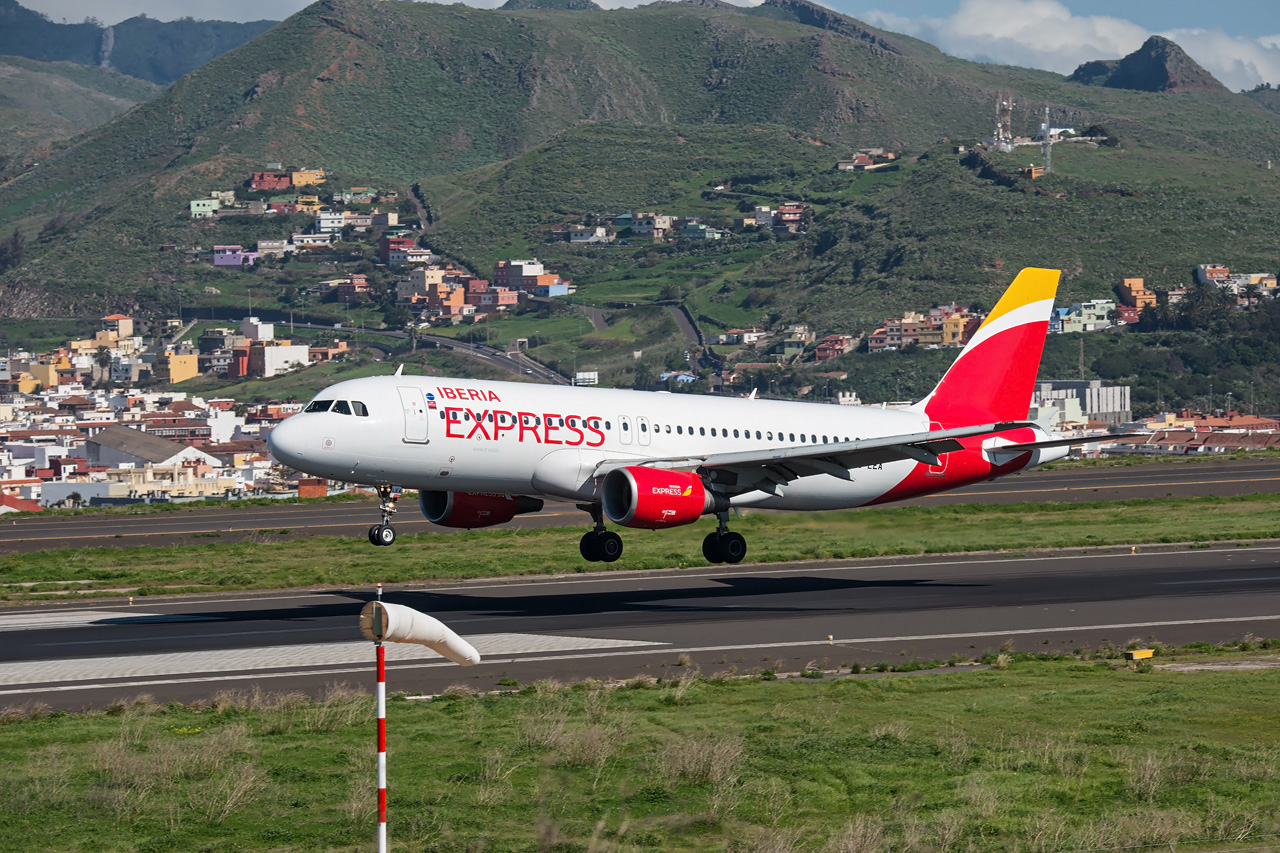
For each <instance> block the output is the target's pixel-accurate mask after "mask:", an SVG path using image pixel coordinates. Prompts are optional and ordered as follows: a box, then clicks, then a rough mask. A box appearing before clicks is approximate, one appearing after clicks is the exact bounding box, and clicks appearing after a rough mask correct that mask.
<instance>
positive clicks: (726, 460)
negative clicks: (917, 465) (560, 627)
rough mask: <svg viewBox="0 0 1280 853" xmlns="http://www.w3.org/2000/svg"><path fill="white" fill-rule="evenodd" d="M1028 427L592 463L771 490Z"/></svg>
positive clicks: (600, 471)
mask: <svg viewBox="0 0 1280 853" xmlns="http://www.w3.org/2000/svg"><path fill="white" fill-rule="evenodd" d="M1029 426H1034V425H1033V424H1030V423H1027V422H1022V421H1018V422H1007V423H991V424H978V425H976V426H969V427H957V428H955V429H943V430H934V431H932V432H918V433H910V434H906V435H891V436H885V437H882V438H867V439H860V440H858V441H841V442H835V443H832V444H802V445H799V446H796V447H775V448H764V449H760V450H739V451H734V452H732V453H710V454H707V455H705V456H686V457H673V458H669V459H644V460H636V459H627V460H606V461H604V462H602V463H601V464H600V465H599V467H597V469H596V472H595V473H596V476H597V477H603V476H604V475H606V474H608V473H609V472H610V471H613V470H615V469H618V468H626V467H629V466H632V465H644V466H647V467H650V468H666V469H676V470H698V471H700V472H702V473H703V474H705V475H706V476H707V478H708V479H709V480H710V481H711V482H713V483H717V484H719V485H721V486H724V487H726V488H727V489H728V490H729V491H732V492H735V493H740V492H744V491H751V490H754V489H760V490H762V491H765V492H774V491H775V490H776V489H777V488H778V486H782V485H785V484H787V483H789V482H791V481H792V480H796V479H799V478H800V477H809V476H812V475H815V474H830V475H831V476H833V477H839V478H840V479H842V480H852V479H853V474H852V471H853V469H856V468H867V467H869V466H872V465H883V464H884V463H886V462H897V461H899V460H903V459H911V460H914V461H916V462H922V463H924V464H926V465H938V464H940V462H941V460H940V459H939V456H940V455H941V454H944V453H951V452H952V451H955V450H961V449H962V448H963V445H961V444H960V442H959V439H962V438H972V437H973V436H978V435H990V434H992V433H1000V432H1006V431H1008V430H1013V429H1021V428H1024V427H1029ZM1009 447H1018V445H1009ZM1000 449H1001V450H1004V449H1005V448H1003V447H1002V448H1000Z"/></svg>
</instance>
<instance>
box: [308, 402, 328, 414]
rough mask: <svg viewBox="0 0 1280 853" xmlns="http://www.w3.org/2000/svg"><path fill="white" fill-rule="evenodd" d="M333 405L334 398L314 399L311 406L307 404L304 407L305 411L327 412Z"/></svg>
mask: <svg viewBox="0 0 1280 853" xmlns="http://www.w3.org/2000/svg"><path fill="white" fill-rule="evenodd" d="M332 405H333V401H332V400H312V401H311V404H310V405H309V406H307V407H306V408H305V409H303V411H306V412H327V411H329V407H330V406H332Z"/></svg>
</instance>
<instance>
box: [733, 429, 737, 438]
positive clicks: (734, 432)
mask: <svg viewBox="0 0 1280 853" xmlns="http://www.w3.org/2000/svg"><path fill="white" fill-rule="evenodd" d="M733 437H734V438H737V437H738V431H737V430H736V429H735V430H734V431H733Z"/></svg>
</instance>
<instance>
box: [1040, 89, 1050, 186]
mask: <svg viewBox="0 0 1280 853" xmlns="http://www.w3.org/2000/svg"><path fill="white" fill-rule="evenodd" d="M1040 150H1041V151H1042V152H1043V153H1044V173H1045V174H1046V175H1047V174H1049V173H1050V172H1051V171H1053V132H1052V130H1051V128H1050V127H1049V105H1048V104H1046V105H1045V108H1044V121H1042V122H1041V123H1040Z"/></svg>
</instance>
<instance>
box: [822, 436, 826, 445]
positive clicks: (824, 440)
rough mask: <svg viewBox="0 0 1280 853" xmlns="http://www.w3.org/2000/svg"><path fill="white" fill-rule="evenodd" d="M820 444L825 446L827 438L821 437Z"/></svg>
mask: <svg viewBox="0 0 1280 853" xmlns="http://www.w3.org/2000/svg"><path fill="white" fill-rule="evenodd" d="M822 443H823V444H826V443H827V437H826V436H825V435H824V436H823V437H822Z"/></svg>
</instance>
